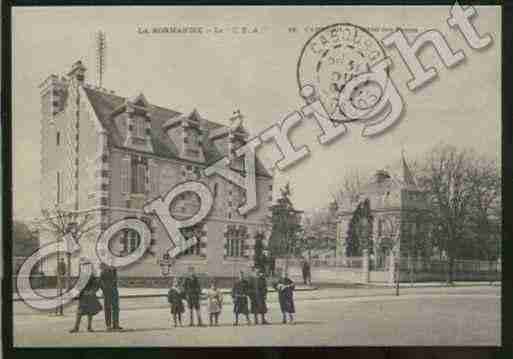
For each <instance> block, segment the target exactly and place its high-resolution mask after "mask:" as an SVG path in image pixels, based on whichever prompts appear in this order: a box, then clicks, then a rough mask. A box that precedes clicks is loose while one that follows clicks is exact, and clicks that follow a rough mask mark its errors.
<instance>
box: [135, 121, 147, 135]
mask: <svg viewBox="0 0 513 359" xmlns="http://www.w3.org/2000/svg"><path fill="white" fill-rule="evenodd" d="M145 129H146V126H145V123H144V120H143V119H140V118H138V119H136V120H135V128H134V130H135V131H134V136H135V137H139V138H144V135H145Z"/></svg>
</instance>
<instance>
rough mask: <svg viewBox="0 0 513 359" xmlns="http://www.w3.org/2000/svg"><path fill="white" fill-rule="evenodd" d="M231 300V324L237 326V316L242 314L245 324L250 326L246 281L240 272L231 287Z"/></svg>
mask: <svg viewBox="0 0 513 359" xmlns="http://www.w3.org/2000/svg"><path fill="white" fill-rule="evenodd" d="M232 298H233V313H234V314H235V323H233V325H234V326H237V325H239V314H244V316H245V317H246V322H247V323H248V325H251V320H249V308H248V281H247V280H246V279H245V278H244V273H243V272H242V271H241V272H240V276H239V280H238V281H236V282H235V283H234V285H233V288H232Z"/></svg>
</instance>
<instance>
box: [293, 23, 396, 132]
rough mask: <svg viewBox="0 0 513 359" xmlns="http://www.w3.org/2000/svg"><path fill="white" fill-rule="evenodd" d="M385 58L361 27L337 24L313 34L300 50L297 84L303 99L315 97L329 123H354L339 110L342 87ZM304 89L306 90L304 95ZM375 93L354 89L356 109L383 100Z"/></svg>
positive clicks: (370, 90) (374, 91) (377, 44)
mask: <svg viewBox="0 0 513 359" xmlns="http://www.w3.org/2000/svg"><path fill="white" fill-rule="evenodd" d="M385 58H386V54H385V50H384V49H383V47H382V46H381V44H380V42H379V41H378V40H377V39H376V38H375V37H374V36H372V35H371V34H370V33H369V32H368V31H367V30H365V29H364V28H362V27H359V26H356V25H353V24H349V23H339V24H333V25H329V26H326V27H324V28H322V29H320V30H319V31H318V32H316V33H315V34H314V35H313V36H312V37H311V38H310V39H309V40H308V41H307V42H306V43H305V45H304V46H303V49H302V50H301V54H300V56H299V60H298V64H297V81H298V85H299V89H300V91H302V92H301V93H302V95H303V96H305V93H307V94H309V95H314V94H313V93H315V97H317V98H318V99H319V100H320V101H321V102H322V104H323V105H324V107H325V109H326V111H328V113H329V114H330V117H331V119H332V120H340V121H346V122H349V121H354V120H356V119H353V118H349V119H348V116H346V115H345V113H344V111H343V109H342V108H341V107H340V106H339V98H340V94H341V93H342V90H343V89H344V87H345V85H346V84H347V83H348V82H349V81H351V80H352V79H353V78H355V77H357V76H359V75H361V74H364V73H367V72H369V71H370V69H371V68H372V67H373V66H374V65H376V64H377V63H379V62H380V61H382V60H384V59H385ZM304 89H308V91H306V92H305V90H304ZM377 90H378V89H373V88H372V87H371V88H367V89H361V88H356V89H354V90H353V91H354V96H355V98H353V99H352V100H354V101H355V102H356V103H355V105H356V106H357V107H369V106H372V105H374V104H375V103H377V102H378V101H379V99H380V97H381V96H382V93H381V91H377Z"/></svg>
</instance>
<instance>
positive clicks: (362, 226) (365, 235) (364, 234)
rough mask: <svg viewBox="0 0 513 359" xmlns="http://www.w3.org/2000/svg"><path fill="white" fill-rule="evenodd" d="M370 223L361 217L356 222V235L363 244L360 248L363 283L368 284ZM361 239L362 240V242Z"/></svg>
mask: <svg viewBox="0 0 513 359" xmlns="http://www.w3.org/2000/svg"><path fill="white" fill-rule="evenodd" d="M370 226H371V224H370V222H369V219H368V218H366V217H361V218H360V220H359V222H358V234H359V236H358V237H359V238H360V240H361V243H362V244H363V248H362V257H363V272H364V276H365V277H364V282H365V283H368V282H369V279H370V278H369V277H370V276H369V274H370V273H369V240H370V238H369V236H370ZM362 239H363V240H362Z"/></svg>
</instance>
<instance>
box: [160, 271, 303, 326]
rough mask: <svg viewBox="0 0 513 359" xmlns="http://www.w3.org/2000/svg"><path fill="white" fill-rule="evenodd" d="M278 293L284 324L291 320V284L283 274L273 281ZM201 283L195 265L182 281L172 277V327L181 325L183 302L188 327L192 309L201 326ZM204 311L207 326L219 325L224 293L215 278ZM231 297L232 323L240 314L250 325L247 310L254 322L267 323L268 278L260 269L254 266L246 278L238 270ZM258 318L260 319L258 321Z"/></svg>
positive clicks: (170, 294) (292, 301)
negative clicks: (187, 315) (187, 318)
mask: <svg viewBox="0 0 513 359" xmlns="http://www.w3.org/2000/svg"><path fill="white" fill-rule="evenodd" d="M274 287H275V289H276V290H277V292H278V298H279V302H280V309H281V311H282V314H283V320H282V322H283V323H287V315H288V317H289V323H293V322H294V317H293V314H294V313H295V308H294V296H293V292H294V283H293V282H292V281H291V280H290V279H289V278H288V277H287V275H286V274H284V275H282V277H281V278H280V280H278V281H277V283H275V284H274ZM201 293H202V290H201V285H200V281H199V279H198V277H197V276H196V274H195V272H194V268H193V267H191V268H189V274H188V276H186V277H185V278H184V279H183V280H182V281H181V282H179V281H176V280H173V281H172V285H171V289H170V290H169V293H168V301H169V304H170V306H171V314H172V318H173V324H174V326H175V327H177V326H178V325H180V326H182V325H183V324H182V314H183V313H185V305H184V301H185V302H186V303H187V307H188V309H189V315H190V319H189V326H194V312H196V317H197V325H198V326H203V322H202V318H201V304H200V301H201ZM206 296H207V300H208V303H207V312H208V314H209V324H210V326H214V325H219V315H220V314H221V311H222V309H223V293H222V292H221V291H220V290H219V288H218V287H217V283H216V281H215V280H212V281H210V287H209V288H208V290H207V291H206ZM231 297H232V301H233V314H234V323H233V325H234V326H237V325H239V317H240V316H241V315H243V316H244V317H245V319H246V323H247V324H248V325H251V319H250V313H251V314H253V317H254V324H255V325H258V324H269V322H268V321H267V319H266V314H267V311H268V308H267V280H266V278H265V274H264V273H263V272H262V271H257V270H255V269H253V273H252V275H250V276H249V278H246V276H245V275H244V272H240V275H239V278H238V280H237V281H235V283H234V285H233V287H232V291H231ZM259 319H260V320H259Z"/></svg>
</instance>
